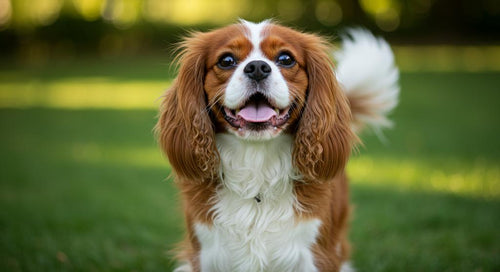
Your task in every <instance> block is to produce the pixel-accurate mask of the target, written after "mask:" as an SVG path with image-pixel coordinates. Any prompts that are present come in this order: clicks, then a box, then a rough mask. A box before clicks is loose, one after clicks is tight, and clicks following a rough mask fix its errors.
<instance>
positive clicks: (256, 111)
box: [222, 93, 291, 130]
mask: <svg viewBox="0 0 500 272" xmlns="http://www.w3.org/2000/svg"><path fill="white" fill-rule="evenodd" d="M290 109H291V107H286V108H284V109H280V108H278V107H276V106H273V105H272V104H271V103H270V102H269V100H268V99H267V98H266V97H265V96H264V95H262V94H261V93H256V94H254V95H252V96H251V97H250V98H249V99H248V100H247V102H246V103H245V104H244V105H243V106H242V107H240V108H237V109H230V108H227V107H223V111H222V112H223V115H224V119H225V120H226V121H227V122H228V123H229V124H230V125H231V126H233V127H235V128H248V129H253V130H265V129H268V128H270V127H273V128H278V127H280V126H282V125H283V124H285V123H286V122H287V121H288V119H289V118H290Z"/></svg>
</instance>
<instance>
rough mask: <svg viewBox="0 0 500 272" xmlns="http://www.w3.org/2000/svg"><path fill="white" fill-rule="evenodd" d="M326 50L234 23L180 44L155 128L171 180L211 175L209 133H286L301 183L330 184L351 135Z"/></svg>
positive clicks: (278, 29) (268, 28) (266, 26)
mask: <svg viewBox="0 0 500 272" xmlns="http://www.w3.org/2000/svg"><path fill="white" fill-rule="evenodd" d="M328 48H329V47H328V44H327V43H326V42H325V41H324V40H323V39H322V38H320V37H318V36H316V35H312V34H306V33H302V32H299V31H295V30H293V29H290V28H287V27H283V26H279V25H276V24H273V23H270V22H268V21H265V22H262V23H260V24H254V23H249V22H246V21H242V22H241V23H239V24H235V25H231V26H228V27H225V28H221V29H218V30H214V31H211V32H207V33H195V34H193V35H192V36H191V37H189V38H187V39H186V40H185V41H184V43H183V44H182V46H181V49H182V52H181V54H180V57H179V63H180V70H179V74H178V76H177V78H176V80H175V82H174V84H173V86H172V87H171V88H170V89H169V90H168V91H167V93H166V97H165V99H164V101H163V104H162V109H161V112H160V120H159V122H158V124H157V131H158V133H159V140H160V143H161V144H162V147H163V149H164V151H165V152H166V153H167V156H168V157H169V160H170V163H171V165H172V166H173V168H174V170H175V171H176V173H177V174H178V175H180V176H183V177H187V178H190V179H199V178H200V177H207V176H213V175H214V174H215V173H216V172H217V171H218V164H219V158H218V151H217V148H216V144H215V134H216V133H231V134H234V135H236V137H239V138H242V139H245V140H252V141H267V140H269V139H272V138H276V137H277V136H278V135H280V134H282V133H288V134H291V135H292V136H293V137H294V145H293V159H294V165H295V167H296V168H297V169H299V170H300V172H301V174H302V175H303V176H304V177H306V178H308V179H321V180H323V179H326V178H331V177H333V175H335V173H336V172H337V170H339V169H340V168H342V167H343V166H344V163H345V161H346V160H347V156H348V154H349V151H350V147H351V144H350V143H351V139H352V138H353V135H352V132H351V130H350V109H349V105H348V102H347V100H346V98H345V96H344V94H343V93H342V91H340V88H339V87H338V84H337V81H336V79H335V76H334V72H333V64H332V62H331V60H330V57H329V54H328V52H327V50H328ZM326 163H327V165H328V167H326Z"/></svg>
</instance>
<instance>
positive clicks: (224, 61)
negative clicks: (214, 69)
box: [217, 54, 236, 70]
mask: <svg viewBox="0 0 500 272" xmlns="http://www.w3.org/2000/svg"><path fill="white" fill-rule="evenodd" d="M217 66H219V68H221V69H225V70H227V69H231V68H233V67H234V66H236V59H235V58H234V57H233V55H230V54H227V55H224V56H222V57H221V58H220V59H219V61H218V62H217Z"/></svg>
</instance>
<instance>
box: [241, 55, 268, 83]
mask: <svg viewBox="0 0 500 272" xmlns="http://www.w3.org/2000/svg"><path fill="white" fill-rule="evenodd" d="M243 72H245V75H247V77H249V78H251V79H253V80H255V81H261V80H263V79H264V78H266V77H268V76H269V75H270V74H271V66H269V64H267V63H266V62H265V61H262V60H254V61H251V62H249V63H248V64H247V66H245V68H244V69H243Z"/></svg>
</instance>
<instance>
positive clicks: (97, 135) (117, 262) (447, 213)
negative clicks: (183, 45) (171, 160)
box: [0, 59, 500, 272]
mask: <svg viewBox="0 0 500 272" xmlns="http://www.w3.org/2000/svg"><path fill="white" fill-rule="evenodd" d="M165 63H166V62H162V61H161V60H158V59H132V60H127V59H124V60H120V61H102V60H101V61H92V60H87V61H74V62H68V63H55V64H51V66H50V67H48V66H40V67H36V66H33V67H22V66H18V65H15V64H5V63H4V64H1V67H0V131H1V133H0V152H1V156H0V207H1V209H0V233H1V238H0V252H1V255H0V271H170V270H172V268H173V262H172V261H171V258H170V255H169V254H168V251H169V250H170V249H171V248H172V246H173V245H174V244H175V243H176V242H179V241H180V240H181V239H182V233H183V219H182V216H181V214H180V209H179V206H178V199H177V192H176V189H175V186H174V185H173V184H172V182H171V181H170V180H168V179H167V176H168V175H169V168H168V164H167V162H166V161H165V160H164V158H163V157H162V155H161V153H160V152H159V150H158V148H157V147H156V143H155V141H154V138H153V135H152V127H153V125H154V123H155V115H156V110H155V107H156V106H157V105H158V100H157V98H158V97H159V96H160V95H161V93H162V89H164V88H165V87H166V86H168V83H169V82H170V80H171V77H169V73H168V71H169V68H168V65H167V64H165ZM401 78H402V79H401V85H402V97H401V104H400V106H399V108H398V109H397V110H396V111H395V112H394V114H393V119H394V120H395V124H396V126H395V127H394V128H393V129H392V130H388V131H385V133H384V140H383V141H381V140H379V138H378V137H377V136H376V135H374V134H372V133H366V134H365V135H363V140H364V142H365V146H364V147H361V148H360V152H359V154H356V155H354V156H353V157H352V159H351V163H350V165H349V167H348V172H349V175H350V176H351V178H352V190H351V191H352V192H351V194H352V195H351V198H352V202H353V206H354V214H353V220H352V231H351V240H352V243H353V247H354V253H353V262H354V264H355V266H356V267H357V268H358V270H359V271H477V272H479V271H481V272H485V271H500V231H499V230H500V166H499V165H500V164H499V163H500V141H499V139H500V126H499V125H500V124H499V117H500V104H499V102H498V101H499V100H500V92H499V89H498V86H500V74H498V73H488V72H484V73H479V72H476V73H459V72H457V73H403V74H402V76H401Z"/></svg>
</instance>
